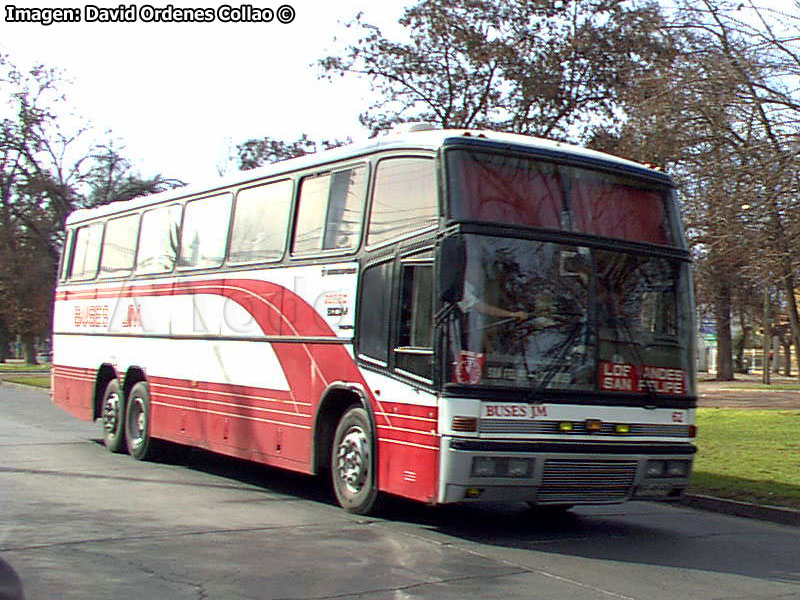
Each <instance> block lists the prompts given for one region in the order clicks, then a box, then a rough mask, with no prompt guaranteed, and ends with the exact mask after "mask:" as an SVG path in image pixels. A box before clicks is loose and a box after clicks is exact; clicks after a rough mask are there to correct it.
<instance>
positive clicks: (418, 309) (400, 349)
mask: <svg viewBox="0 0 800 600" xmlns="http://www.w3.org/2000/svg"><path fill="white" fill-rule="evenodd" d="M399 321H400V323H399V329H398V339H397V347H395V359H396V364H397V368H398V369H401V370H403V371H407V372H409V373H413V374H415V375H418V376H420V377H424V378H425V379H432V378H433V265H432V264H431V263H430V262H416V261H415V262H408V263H405V264H402V263H401V267H400V314H399Z"/></svg>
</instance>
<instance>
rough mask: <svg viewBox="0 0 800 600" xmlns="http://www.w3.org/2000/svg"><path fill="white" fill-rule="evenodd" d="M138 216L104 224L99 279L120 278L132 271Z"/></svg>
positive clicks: (129, 216)
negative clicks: (104, 233)
mask: <svg viewBox="0 0 800 600" xmlns="http://www.w3.org/2000/svg"><path fill="white" fill-rule="evenodd" d="M138 233H139V215H128V216H126V217H120V218H119V219H111V220H110V221H109V222H108V223H106V235H105V238H104V239H103V256H102V258H101V259H100V277H122V276H125V275H130V273H131V271H133V261H134V259H135V258H136V256H135V253H136V237H137V235H138Z"/></svg>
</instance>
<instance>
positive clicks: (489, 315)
mask: <svg viewBox="0 0 800 600" xmlns="http://www.w3.org/2000/svg"><path fill="white" fill-rule="evenodd" d="M465 238H466V269H465V275H464V291H463V295H462V297H461V299H460V300H459V301H458V302H457V303H456V304H455V307H454V308H455V310H453V311H452V314H453V316H452V317H451V318H450V320H449V325H448V331H447V339H448V341H449V345H450V350H449V359H448V360H449V364H450V372H449V381H450V382H451V383H456V384H463V385H490V386H503V387H514V388H520V387H522V388H527V389H529V390H535V391H536V390H546V389H563V390H584V391H603V392H611V393H613V392H631V393H647V394H648V395H652V394H653V393H664V394H670V395H685V394H688V393H691V390H689V389H688V388H687V385H688V383H687V382H688V381H690V379H691V378H690V377H689V370H690V368H691V367H690V365H689V364H688V363H689V361H688V358H687V357H688V356H689V354H690V343H689V340H690V335H691V316H690V314H689V312H690V311H689V310H688V303H687V302H683V303H681V301H680V298H681V297H682V296H685V295H684V294H683V292H684V291H685V290H683V289H682V287H683V286H686V285H688V280H687V275H686V270H685V265H683V264H682V263H681V262H680V261H676V260H673V259H667V258H660V257H652V256H642V255H637V254H629V253H624V252H614V251H610V250H599V249H590V248H588V247H582V246H571V245H565V244H559V243H554V242H538V241H531V240H521V239H509V238H500V237H491V236H477V235H468V236H465Z"/></svg>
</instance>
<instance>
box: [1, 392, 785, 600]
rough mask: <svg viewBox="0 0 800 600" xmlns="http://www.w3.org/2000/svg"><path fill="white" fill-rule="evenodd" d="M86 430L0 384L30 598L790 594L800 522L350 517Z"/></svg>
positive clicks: (298, 486)
mask: <svg viewBox="0 0 800 600" xmlns="http://www.w3.org/2000/svg"><path fill="white" fill-rule="evenodd" d="M98 438H99V425H95V424H89V423H83V422H80V421H77V420H74V419H73V418H72V417H70V416H69V415H67V414H66V413H62V412H61V411H60V410H59V409H57V408H55V407H53V406H52V405H51V404H50V403H49V397H48V396H47V394H46V393H44V392H41V391H37V390H30V389H25V388H19V387H13V386H11V385H8V384H2V385H0V559H2V560H4V561H5V562H7V563H8V564H9V565H11V566H12V567H13V569H14V570H15V571H16V572H17V574H18V575H19V577H20V578H21V580H22V582H23V586H24V590H25V594H26V598H28V600H56V599H62V598H63V599H72V598H76V599H77V598H80V599H81V600H93V599H103V600H107V599H113V598H126V597H127V598H153V599H196V600H201V599H212V598H213V599H224V600H229V599H230V600H240V599H248V600H250V599H252V600H256V599H259V600H260V599H281V600H301V599H345V600H348V599H351V598H352V599H356V598H359V599H362V600H399V599H411V598H413V599H416V598H420V599H423V598H424V599H428V598H430V599H451V598H453V599H455V598H459V599H462V598H480V599H481V600H490V599H493V598H498V599H503V600H506V599H509V598H511V599H514V598H524V599H526V600H528V599H547V600H561V599H565V600H573V599H575V600H584V599H585V600H589V599H592V600H597V599H628V600H630V599H636V600H645V599H647V600H656V599H658V600H661V599H663V600H675V599H680V598H687V599H688V598H691V599H698V600H702V599H708V600H711V599H714V600H718V599H733V598H737V599H745V598H746V599H753V600H759V599H765V600H766V599H770V600H771V599H775V598H781V599H782V600H785V599H789V598H795V599H800V528H795V527H787V526H781V525H776V524H771V523H764V522H760V521H757V520H751V519H740V518H736V517H730V516H724V515H717V514H714V513H708V512H699V511H694V510H692V509H689V508H686V507H682V506H674V505H662V504H651V503H630V504H627V505H623V506H612V507H593V508H581V509H576V510H574V511H572V512H571V513H568V514H567V515H566V516H562V517H559V518H555V517H552V516H550V517H549V516H547V515H545V514H542V513H539V512H536V511H531V510H528V509H526V508H525V506H524V505H519V504H502V505H491V506H484V507H474V506H454V507H440V508H430V507H424V506H419V505H416V504H413V503H407V502H401V501H397V502H393V503H392V504H391V506H390V508H389V511H388V512H387V514H386V515H385V516H384V517H382V518H363V517H356V516H352V515H349V514H347V513H345V512H344V511H342V510H341V509H339V508H338V507H336V506H334V504H333V502H332V500H331V499H330V497H329V495H328V494H327V492H326V491H325V489H324V486H323V485H321V483H320V482H319V481H317V480H315V479H313V478H308V477H303V476H298V475H293V474H289V473H285V472H281V471H277V470H271V469H266V468H263V467H259V466H257V465H251V464H247V463H242V462H239V461H233V460H228V459H225V458H221V457H217V456H214V455H211V454H208V453H204V452H197V451H189V452H175V453H173V454H172V455H171V456H170V458H169V459H168V460H167V461H165V462H160V463H138V462H135V461H133V460H132V459H130V458H129V457H126V456H121V455H112V454H110V453H108V452H107V451H106V450H105V449H104V448H103V447H102V446H101V445H100V444H99V442H98ZM1 577H2V569H0V578H1ZM2 598H4V597H3V581H0V599H2Z"/></svg>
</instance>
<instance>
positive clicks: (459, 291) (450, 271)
mask: <svg viewBox="0 0 800 600" xmlns="http://www.w3.org/2000/svg"><path fill="white" fill-rule="evenodd" d="M466 263H467V252H466V248H465V246H464V238H463V237H461V236H460V235H457V236H448V237H444V238H442V239H441V241H440V243H439V260H438V261H437V262H436V270H437V273H438V277H437V279H438V280H439V298H440V300H441V301H442V302H444V303H447V304H452V303H454V302H459V301H460V300H461V299H462V298H463V296H464V272H465V270H466Z"/></svg>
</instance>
